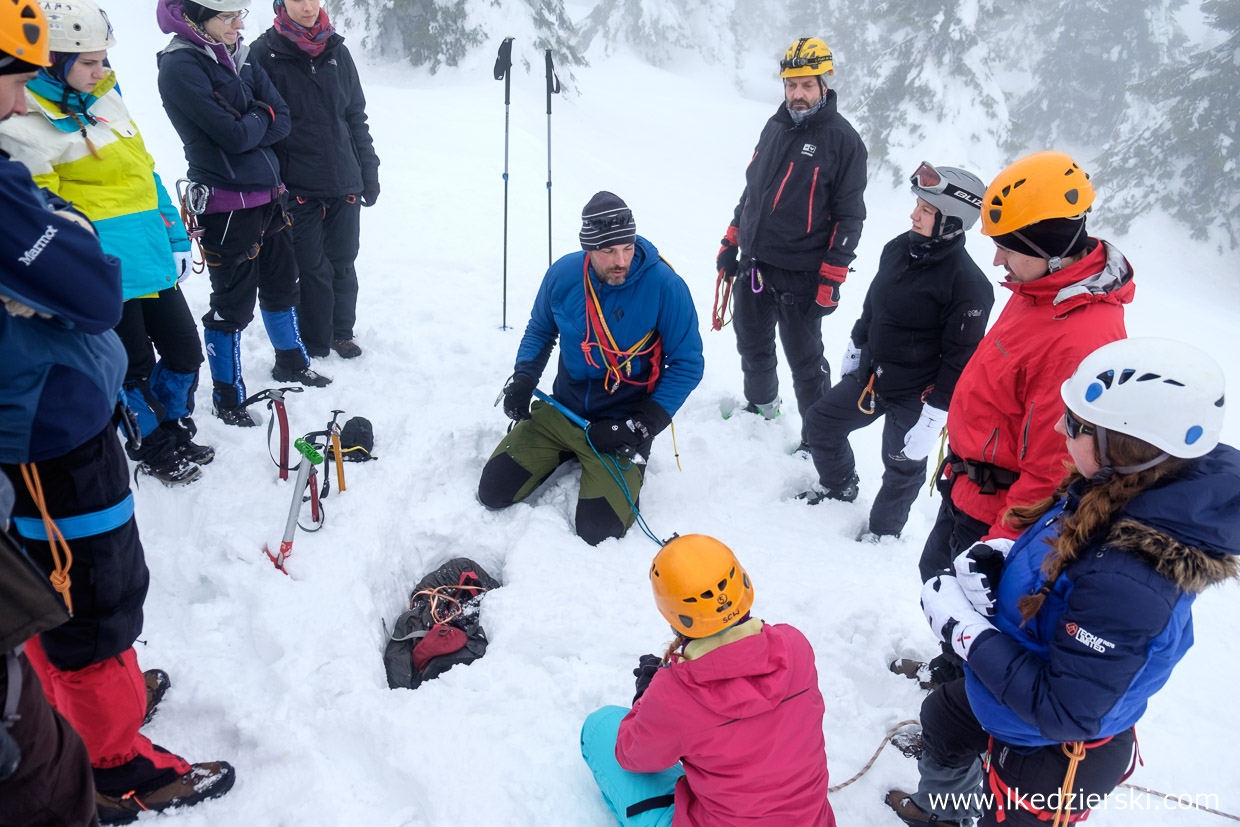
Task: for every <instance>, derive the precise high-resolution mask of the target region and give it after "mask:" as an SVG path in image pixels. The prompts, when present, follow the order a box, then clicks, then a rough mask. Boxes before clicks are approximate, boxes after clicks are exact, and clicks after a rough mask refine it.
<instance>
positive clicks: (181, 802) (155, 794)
mask: <svg viewBox="0 0 1240 827" xmlns="http://www.w3.org/2000/svg"><path fill="white" fill-rule="evenodd" d="M236 780H237V774H236V771H235V770H233V768H232V765H231V764H229V763H228V762H227V761H209V762H206V763H202V764H191V765H190V770H189V772H187V773H185V774H184V775H180V776H177V777H176V778H174V779H173V780H172V781H170V782H168V783H167V784H164V785H163V786H160V787H155V788H154V789H150V790H130V791H129V792H127V793H125V794H124V795H110V794H105V793H101V792H98V791H96V792H95V808H96V809H97V810H98V811H99V822H100V823H101V824H131V823H133V822H134V821H137V820H138V816H139V815H140V814H141V813H144V812H146V811H148V810H155V811H156V812H159V811H161V810H169V809H172V808H174V807H188V806H190V805H191V804H197V803H198V802H200V801H206V800H207V799H211V798H219V797H220V796H221V795H223V794H224V793H226V792H228V791H229V790H231V789H232V785H233V782H234V781H236Z"/></svg>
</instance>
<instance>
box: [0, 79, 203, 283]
mask: <svg viewBox="0 0 1240 827" xmlns="http://www.w3.org/2000/svg"><path fill="white" fill-rule="evenodd" d="M65 98H66V96H65V85H64V83H62V82H61V81H59V80H57V79H55V78H52V77H51V76H49V75H48V74H47V73H46V72H41V73H40V75H39V77H38V78H36V79H35V80H33V81H31V82H30V85H29V86H27V89H26V106H27V110H28V111H27V114H26V115H24V116H21V117H15V118H10V119H9V120H7V121H5V122H4V123H3V124H0V148H3V149H4V150H5V151H6V152H8V153H9V155H11V156H12V158H13V160H14V161H20V162H21V163H23V164H25V165H26V167H27V169H29V170H30V174H31V175H33V176H34V182H35V184H36V185H37V186H40V187H46V188H47V189H49V190H51V191H52V192H54V193H56V194H57V195H59V196H60V197H61V198H64V199H65V200H66V201H71V202H73V205H74V206H75V207H77V208H78V209H79V210H81V211H82V212H83V213H85V214H86V216H87V217H89V218H90V220H91V223H93V224H94V225H95V230H96V231H97V232H98V233H99V241H100V243H101V244H102V245H103V249H104V252H106V253H109V254H111V255H114V256H116V257H117V258H119V259H120V260H121V284H122V288H123V291H124V293H123V297H124V299H125V300H126V301H128V300H129V299H132V298H136V297H138V296H146V295H150V294H152V293H158V292H159V291H160V290H167V289H168V288H169V287H172V286H173V285H175V284H176V281H177V273H176V266H175V264H174V262H173V258H172V253H173V251H178V252H180V251H185V250H188V249H189V237H188V236H187V235H186V233H185V227H184V226H183V225H182V224H181V217H180V214H179V213H178V211H177V208H176V207H175V206H174V205H173V204H172V200H171V199H170V198H169V197H168V192H167V190H165V189H164V185H163V182H162V181H160V179H159V175H158V174H157V173H156V172H155V160H154V159H153V158H152V157H151V154H150V153H149V152H147V150H146V144H145V143H144V142H143V140H142V133H140V132H139V131H138V125H137V124H136V123H134V120H133V118H132V117H130V114H129V109H128V108H127V107H126V106H125V102H124V100H123V99H122V98H121V94H120V89H119V88H118V87H117V85H116V75H115V74H109V75H108V76H107V77H106V78H105V79H104V80H103V81H101V82H100V83H99V85H98V86H96V87H95V89H94V90H93V92H92V93H91V94H90V95H76V94H71V95H69V96H68V108H69V111H68V112H66V111H64V109H63V108H62V107H61V106H60V105H59V103H58V102H59V101H60V100H64V99H65ZM83 133H85V134H83ZM87 140H89V141H90V145H88V144H87ZM91 145H93V146H94V152H92V151H91Z"/></svg>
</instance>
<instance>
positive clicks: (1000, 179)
mask: <svg viewBox="0 0 1240 827" xmlns="http://www.w3.org/2000/svg"><path fill="white" fill-rule="evenodd" d="M982 201H983V204H982V235H986V236H999V235H1007V234H1008V233H1012V232H1015V231H1016V230H1019V229H1021V228H1023V227H1028V226H1029V225H1030V224H1036V223H1037V222H1039V221H1045V220H1047V219H1048V218H1075V217H1076V216H1078V215H1081V214H1082V213H1084V212H1085V211H1086V210H1088V209H1089V207H1090V205H1091V204H1093V203H1094V185H1093V184H1091V183H1089V174H1088V173H1086V172H1085V171H1084V170H1083V169H1081V168H1080V167H1079V166H1077V163H1076V161H1074V160H1072V157H1071V156H1070V155H1066V154H1064V153H1062V152H1054V151H1049V150H1048V151H1046V152H1035V153H1033V154H1032V155H1026V156H1025V157H1024V158H1021V159H1020V160H1019V161H1016V162H1014V163H1012V164H1011V165H1010V166H1008V168H1007V169H1005V170H1003V172H1000V173H999V174H998V175H997V176H996V177H995V180H994V181H992V182H991V183H990V186H989V187H987V188H986V195H985V196H984V197H983V199H982Z"/></svg>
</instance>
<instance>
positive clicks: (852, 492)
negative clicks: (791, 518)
mask: <svg viewBox="0 0 1240 827" xmlns="http://www.w3.org/2000/svg"><path fill="white" fill-rule="evenodd" d="M860 486H861V479H860V478H859V477H858V476H857V474H856V472H853V475H852V479H850V480H849V481H848V482H846V483H844V484H843V485H837V486H832V487H830V488H828V487H826V486H825V485H823V484H822V483H814V487H813V488H811V489H810V490H808V491H802V492H801V493H800V494H797V499H798V500H805V502H806V503H807V504H808V505H818V504H819V503H820V502H822V501H823V500H839V501H840V502H843V503H850V502H852V501H853V500H855V499H857V494H858V492H859V491H860Z"/></svg>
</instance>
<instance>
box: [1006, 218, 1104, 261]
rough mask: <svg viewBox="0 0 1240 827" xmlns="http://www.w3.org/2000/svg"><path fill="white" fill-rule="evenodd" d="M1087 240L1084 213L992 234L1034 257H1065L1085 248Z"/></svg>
mask: <svg viewBox="0 0 1240 827" xmlns="http://www.w3.org/2000/svg"><path fill="white" fill-rule="evenodd" d="M1088 242H1089V233H1088V232H1087V231H1086V229H1085V216H1083V215H1082V216H1081V217H1080V218H1048V219H1046V220H1045V221H1038V222H1036V223H1034V224H1030V225H1029V226H1028V227H1021V228H1020V229H1019V230H1016V231H1015V232H1011V233H1008V234H1007V235H1000V236H995V243H996V244H998V245H999V246H1000V247H1006V248H1007V249H1009V250H1012V251H1013V252H1017V253H1023V254H1024V255H1027V256H1033V257H1034V258H1045V259H1050V258H1054V257H1055V256H1059V257H1060V258H1067V257H1068V256H1074V255H1076V254H1077V253H1079V252H1081V250H1084V249H1085V247H1086V245H1087V243H1088Z"/></svg>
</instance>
